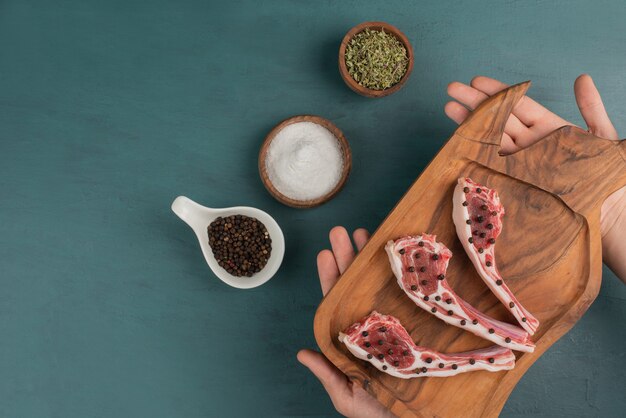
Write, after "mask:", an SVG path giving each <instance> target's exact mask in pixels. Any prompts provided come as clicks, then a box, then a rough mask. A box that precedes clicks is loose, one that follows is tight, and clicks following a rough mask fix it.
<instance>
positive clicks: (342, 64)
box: [339, 22, 415, 98]
mask: <svg viewBox="0 0 626 418" xmlns="http://www.w3.org/2000/svg"><path fill="white" fill-rule="evenodd" d="M368 28H369V29H371V30H384V31H385V32H387V33H391V34H393V35H394V36H395V37H396V38H398V40H399V41H400V42H402V44H403V45H404V47H405V48H406V53H407V56H408V58H409V64H408V66H407V69H406V73H404V76H402V78H401V79H400V81H398V82H397V83H396V84H394V85H393V86H391V87H390V88H388V89H385V90H374V89H369V88H367V87H364V86H362V85H361V84H359V83H358V82H357V81H355V80H354V78H352V76H351V75H350V73H349V72H348V67H347V66H346V48H347V46H348V43H349V42H350V40H351V39H352V38H353V37H354V35H356V34H357V33H360V32H363V31H364V30H365V29H368ZM414 61H415V56H414V54H413V47H412V46H411V43H410V42H409V39H408V38H407V37H406V35H405V34H404V33H402V32H401V31H400V29H398V28H396V27H395V26H393V25H390V24H389V23H385V22H363V23H360V24H358V25H356V26H355V27H353V28H352V29H350V30H349V31H348V33H346V35H345V36H344V37H343V39H342V40H341V45H340V46H339V74H341V78H343V81H344V82H345V83H346V85H347V86H348V87H350V89H351V90H352V91H354V92H355V93H358V94H360V95H361V96H365V97H370V98H378V97H385V96H389V95H390V94H393V93H395V92H397V91H398V90H400V89H401V88H402V86H403V85H404V83H406V81H407V80H408V79H409V76H410V75H411V71H413V63H414Z"/></svg>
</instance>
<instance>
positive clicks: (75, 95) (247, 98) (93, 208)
mask: <svg viewBox="0 0 626 418" xmlns="http://www.w3.org/2000/svg"><path fill="white" fill-rule="evenodd" d="M365 20H383V21H388V22H390V23H392V24H394V25H396V26H398V27H399V28H400V29H401V30H402V31H404V32H405V33H406V34H407V36H408V37H409V39H410V40H411V42H412V43H413V47H414V51H415V56H416V61H415V68H414V71H413V74H412V76H411V78H410V80H409V82H408V83H407V85H406V86H405V87H404V88H403V89H402V90H400V91H399V92H398V93H397V94H395V95H392V96H390V97H387V98H383V99H379V100H368V99H366V98H363V97H360V96H357V95H356V94H354V93H353V92H352V91H350V90H349V89H348V88H347V87H346V86H345V85H344V84H343V82H342V81H341V78H340V76H339V74H338V71H337V50H338V47H339V42H340V40H341V38H342V37H343V35H344V34H345V32H346V31H347V30H348V29H349V28H350V27H352V26H354V25H356V24H358V23H360V22H362V21H365ZM625 20H626V6H625V4H624V3H623V2H622V1H621V0H604V1H594V2H589V1H565V0H560V1H552V2H549V1H505V2H503V1H491V2H462V1H446V2H430V1H408V0H407V1H396V0H394V1H381V2H373V1H341V2H339V1H337V2H335V1H318V2H310V1H271V2H270V1H267V2H260V1H244V2H235V1H220V2H218V1H174V0H172V1H164V0H152V1H129V0H123V1H120V0H115V1H113V0H109V1H93V0H75V1H72V0H62V1H55V2H48V1H32V0H1V1H0V193H1V195H2V199H1V200H0V288H1V289H2V290H1V291H0V416H1V417H59V418H70V417H257V416H261V417H265V416H267V417H274V416H289V417H291V416H307V417H317V416H320V417H321V416H334V415H335V414H336V413H335V412H334V408H333V406H332V404H331V402H330V401H329V399H328V398H327V396H326V394H325V392H324V390H323V389H322V387H321V385H320V384H319V383H318V382H317V381H316V379H315V378H314V377H313V376H312V375H310V374H309V373H308V372H307V371H306V370H305V369H304V368H303V367H302V366H300V365H299V364H298V363H297V361H296V358H295V354H296V352H297V350H298V349H299V348H301V347H314V346H315V342H314V338H313V333H312V320H313V315H314V312H315V308H316V306H317V304H318V303H319V301H320V298H321V294H320V290H319V285H318V281H317V276H316V271H315V256H316V254H317V252H318V251H319V250H321V249H323V248H325V247H326V246H327V245H328V244H327V231H328V230H329V229H330V228H331V227H332V226H334V225H338V224H341V225H346V226H347V227H349V228H355V227H358V226H365V227H367V228H369V229H375V228H376V226H377V225H378V224H379V223H380V222H381V220H382V219H383V218H384V217H385V215H386V214H387V213H388V212H389V210H390V209H391V208H392V207H393V205H394V204H395V202H396V201H397V200H398V199H399V198H400V197H401V195H402V194H403V192H404V191H405V190H406V189H407V188H408V186H409V185H410V184H411V182H412V181H413V180H414V179H415V177H416V176H417V175H418V174H419V173H420V171H421V170H422V169H423V168H424V167H425V165H426V164H427V163H428V161H429V160H430V159H431V158H432V157H433V155H434V154H435V153H436V151H437V150H438V149H439V148H440V147H441V145H442V144H443V143H444V141H445V140H446V139H447V138H448V137H449V136H450V134H451V133H452V131H453V129H454V124H453V123H452V122H451V121H449V120H447V119H446V117H445V116H444V114H443V105H444V104H445V102H446V101H447V98H446V85H447V83H448V82H450V81H452V80H461V81H465V82H469V80H470V78H471V77H472V76H473V75H476V74H485V75H490V76H494V77H498V78H501V79H503V80H504V81H507V82H511V83H512V82H519V81H523V80H526V79H531V80H532V81H533V82H534V85H533V87H532V88H531V90H530V93H529V94H530V95H531V96H532V97H534V98H536V99H537V100H539V101H540V102H542V103H544V104H545V105H547V106H549V107H550V108H551V109H553V110H554V111H555V112H557V113H558V114H560V115H562V116H563V117H565V118H567V119H569V120H571V121H573V122H574V123H582V121H581V118H580V117H579V115H578V113H577V110H576V107H575V102H574V98H573V93H572V86H573V82H574V79H575V77H576V76H577V75H579V74H580V73H582V72H589V73H590V74H591V75H592V76H593V77H594V78H595V80H596V83H597V85H598V87H599V89H600V91H601V92H602V93H603V97H604V99H605V103H606V105H607V108H608V110H609V113H610V115H611V116H612V118H613V120H614V122H615V125H616V127H617V129H618V131H619V132H620V133H621V134H622V136H623V135H624V132H626V106H624V104H625V103H626V76H625V75H624V68H626V53H625V52H626V50H625V48H626V47H625V45H626V31H624V21H625ZM307 113H312V114H319V115H321V116H324V117H327V118H329V119H330V120H332V121H333V122H335V123H336V124H337V125H338V126H339V127H340V128H341V129H343V131H344V133H345V135H346V137H347V138H348V140H349V142H350V144H351V146H352V150H353V157H354V167H353V171H352V175H351V177H350V179H349V181H348V183H347V186H346V188H345V189H344V190H343V191H342V192H341V193H340V194H339V195H338V196H337V198H335V199H334V200H333V201H331V202H330V203H328V204H326V205H324V206H322V207H320V208H316V209H312V210H295V209H290V208H287V207H285V206H282V205H281V204H279V203H278V202H276V201H274V200H273V199H272V198H271V197H270V196H269V195H268V193H267V192H266V191H265V190H264V188H263V186H262V184H261V182H260V179H259V177H258V174H257V168H256V158H257V153H258V150H259V147H260V144H261V142H262V140H263V138H264V135H265V134H266V133H267V132H268V131H269V130H270V129H271V127H272V126H273V125H274V124H276V123H277V122H279V121H280V120H282V119H284V118H286V117H289V116H292V115H296V114H307ZM178 195H186V196H189V197H190V198H192V199H195V200H197V201H199V202H201V203H203V204H205V205H207V206H213V207H223V206H231V205H251V206H256V207H259V208H261V209H264V210H266V211H268V212H269V213H271V214H272V215H273V216H274V217H275V218H276V219H277V221H278V222H279V224H280V225H281V226H282V227H283V230H284V233H285V236H286V243H287V253H286V258H285V261H284V264H283V267H282V269H281V271H280V272H279V274H278V275H277V276H276V277H275V278H274V279H272V280H271V281H270V282H269V283H267V284H266V285H264V286H262V287H260V288H257V289H254V290H250V291H240V290H237V289H233V288H230V287H228V286H226V285H224V284H223V283H222V282H220V281H219V280H217V279H216V278H215V277H214V276H213V275H212V274H211V272H210V271H209V269H208V267H207V265H206V263H205V262H204V260H203V258H202V255H201V253H200V249H199V248H198V246H197V243H196V240H195V237H194V236H193V234H192V232H191V230H189V229H188V228H187V226H186V225H184V224H183V223H182V222H181V221H180V220H178V219H177V218H176V217H175V216H174V214H173V213H172V212H171V211H170V209H169V206H170V203H171V201H172V200H173V199H174V198H175V197H176V196H178ZM547 239H549V237H547ZM538 245H540V243H538ZM625 301H626V288H625V287H624V286H623V285H622V284H621V282H620V281H619V280H618V279H617V278H616V277H615V276H614V275H613V274H611V273H610V272H609V271H608V270H607V271H605V275H604V280H603V284H602V289H601V292H600V295H599V297H598V299H597V300H596V301H595V303H594V305H593V306H592V307H591V309H590V310H589V311H588V312H587V314H586V315H585V316H584V317H583V319H582V320H581V321H580V322H579V323H578V325H577V326H576V327H575V328H574V329H573V330H572V331H571V332H570V333H568V334H567V335H566V336H565V337H563V338H562V339H561V340H560V341H559V342H558V343H556V344H555V345H554V346H553V347H552V348H551V349H550V350H549V351H548V352H547V353H546V354H545V355H544V356H543V357H542V358H541V359H540V360H539V361H537V363H536V364H535V365H534V366H533V367H532V368H531V369H530V370H529V372H528V373H527V374H526V376H525V377H524V378H523V379H522V380H521V381H520V383H519V385H518V386H517V388H516V389H515V391H514V392H513V394H512V395H511V397H510V399H509V401H508V403H507V404H506V406H505V408H504V410H503V413H502V416H505V417H522V416H532V417H560V416H563V417H583V416H585V417H587V416H601V417H617V416H624V412H625V411H626V398H625V397H624V393H626V377H625V370H626V368H625V367H624V355H625V351H624V343H625V342H626V328H625V327H624V322H625V320H626V303H625ZM468 402H471V400H468Z"/></svg>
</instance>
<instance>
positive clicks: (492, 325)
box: [385, 234, 535, 353]
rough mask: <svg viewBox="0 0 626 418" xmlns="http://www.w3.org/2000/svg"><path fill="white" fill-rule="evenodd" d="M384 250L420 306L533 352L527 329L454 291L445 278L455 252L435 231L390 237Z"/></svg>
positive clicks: (480, 333)
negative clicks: (498, 317) (486, 311)
mask: <svg viewBox="0 0 626 418" xmlns="http://www.w3.org/2000/svg"><path fill="white" fill-rule="evenodd" d="M385 250H386V251H387V254H388V255H389V261H390V263H391V269H392V270H393V273H394V274H395V276H396V279H398V284H399V285H400V287H401V288H402V290H404V292H405V293H406V294H407V295H408V296H409V298H411V300H413V302H415V304H416V305H417V306H419V307H420V308H422V309H424V310H426V311H428V312H431V313H432V314H433V315H435V316H436V317H437V318H439V319H441V320H443V321H445V322H447V323H448V324H450V325H454V326H456V327H459V328H462V329H464V330H467V331H469V332H471V333H473V334H476V335H478V336H479V337H482V338H485V339H487V340H490V341H493V342H494V343H496V344H498V345H501V346H503V347H507V348H511V349H513V350H519V351H526V352H529V353H532V352H533V350H534V349H535V345H534V344H533V342H532V341H531V340H530V337H529V335H528V333H527V332H526V331H524V330H523V329H521V328H520V327H517V326H514V325H511V324H507V323H505V322H501V321H498V320H495V319H493V318H491V317H488V316H487V315H485V314H483V313H482V312H480V311H478V310H477V309H476V308H474V307H473V306H471V305H470V304H469V303H467V302H466V301H464V300H463V299H461V298H460V297H459V296H457V294H456V293H454V291H453V290H452V288H451V287H450V285H449V284H448V281H447V280H446V270H447V268H448V261H449V260H450V258H451V257H452V252H451V251H450V250H449V249H448V248H447V247H446V246H445V245H443V244H442V243H439V242H437V241H435V236H434V235H428V234H424V235H418V236H414V237H405V238H400V239H398V240H396V241H389V242H388V243H387V245H386V246H385Z"/></svg>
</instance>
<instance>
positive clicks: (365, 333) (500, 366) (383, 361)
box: [339, 311, 515, 379]
mask: <svg viewBox="0 0 626 418" xmlns="http://www.w3.org/2000/svg"><path fill="white" fill-rule="evenodd" d="M339 341H341V342H342V343H344V344H345V345H346V347H347V348H348V350H349V351H350V352H351V353H352V354H354V355H355V356H356V357H358V358H360V359H362V360H366V361H369V362H370V363H372V364H373V365H374V367H376V368H377V369H378V370H381V371H383V372H385V373H387V374H390V375H392V376H395V377H400V378H403V379H410V378H412V377H424V376H440V377H444V376H454V375H455V374H459V373H464V372H470V371H474V370H488V371H491V372H497V371H500V370H510V369H512V368H513V367H514V366H515V356H514V355H513V352H512V351H511V350H509V349H508V348H504V347H499V346H497V345H494V346H491V347H489V348H485V349H482V350H475V351H468V352H465V353H457V354H442V353H439V352H436V351H433V350H430V349H428V348H426V347H420V346H417V345H415V344H414V343H413V340H411V336H410V335H409V333H408V332H407V331H406V329H404V327H403V326H402V324H400V321H398V319H396V318H394V317H393V316H391V315H381V314H379V313H378V312H376V311H373V312H372V313H371V314H369V315H368V316H366V317H365V318H363V319H361V320H360V321H359V322H357V323H355V324H353V325H351V326H350V327H349V328H348V329H346V330H345V332H342V333H340V334H339Z"/></svg>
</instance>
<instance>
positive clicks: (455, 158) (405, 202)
mask: <svg viewBox="0 0 626 418" xmlns="http://www.w3.org/2000/svg"><path fill="white" fill-rule="evenodd" d="M529 84H530V83H529V82H526V83H522V84H518V85H515V86H512V87H510V88H508V89H507V90H504V91H502V92H500V93H499V94H497V95H495V96H493V97H491V98H490V99H488V100H487V101H485V102H484V103H483V104H482V105H481V106H480V107H479V108H478V109H477V110H476V111H474V112H473V113H472V115H471V116H470V117H469V118H468V119H467V120H466V122H465V123H464V124H463V125H461V126H460V127H459V128H458V129H457V131H456V132H455V134H454V135H453V136H452V137H451V138H450V140H449V141H448V142H447V144H446V145H445V146H444V147H443V149H442V150H441V151H440V152H439V153H438V155H437V156H436V157H435V159H434V160H433V161H432V162H431V163H430V164H429V166H428V167H427V168H426V170H425V171H424V172H423V173H422V175H421V176H419V178H418V179H417V180H416V181H415V183H414V184H413V185H412V186H411V188H410V189H409V190H408V192H407V193H406V195H405V196H404V197H403V198H402V199H401V200H400V202H399V203H398V204H397V206H396V207H395V208H394V209H393V211H392V212H391V214H390V215H389V216H388V217H387V219H386V220H385V221H384V222H383V223H382V225H381V226H380V227H379V229H378V230H377V231H376V233H375V234H374V235H373V236H372V238H371V240H370V242H369V243H368V244H367V246H366V247H365V248H364V249H363V251H362V252H361V253H360V254H359V255H358V256H357V258H356V260H355V261H354V263H353V264H352V265H351V266H350V267H349V268H348V270H347V271H346V272H345V273H344V274H343V276H342V278H341V279H340V281H339V283H338V284H337V285H336V286H335V287H334V288H333V289H332V291H331V292H330V293H329V294H328V295H327V296H326V298H325V299H324V300H323V301H322V303H321V305H320V306H319V308H318V311H317V314H316V317H315V336H316V339H317V342H318V344H319V346H320V348H321V349H322V351H323V352H324V354H325V355H326V356H327V357H328V358H329V359H330V360H331V361H332V362H333V363H334V364H335V365H337V367H339V368H340V369H341V370H342V371H343V372H344V373H346V374H347V375H348V376H349V377H350V379H352V380H353V381H356V382H358V383H357V384H361V385H363V387H365V388H366V389H367V390H368V391H369V392H370V393H372V394H373V395H374V396H376V397H377V398H378V399H379V401H380V402H382V403H383V404H384V405H386V406H388V407H389V408H390V409H391V410H392V411H393V412H394V413H396V414H397V415H400V416H423V417H430V416H438V417H453V416H465V417H479V416H497V415H498V414H499V412H500V410H501V409H502V407H503V405H504V402H505V401H506V399H507V398H508V396H509V394H510V392H511V390H512V389H513V388H514V386H515V384H516V383H517V382H518V380H519V379H520V378H521V377H522V375H523V374H524V373H525V372H526V370H527V369H528V367H530V365H531V364H532V363H533V362H534V361H536V360H537V358H539V356H541V354H542V353H543V352H545V350H546V349H547V348H548V347H550V346H551V345H552V344H553V343H554V342H555V341H557V340H558V339H559V338H560V337H561V336H562V335H563V334H564V333H565V332H567V331H568V330H569V329H570V328H571V327H572V326H573V325H574V324H575V322H576V321H577V320H578V319H579V318H580V317H581V316H582V314H583V313H584V312H585V311H586V310H587V308H588V307H589V305H590V304H591V302H592V301H593V300H594V299H595V297H596V295H597V293H598V290H599V286H600V281H601V263H602V262H601V256H602V254H601V242H600V232H599V231H600V229H599V228H600V227H599V219H600V206H601V203H602V202H603V201H604V199H605V198H606V196H608V195H609V194H610V193H611V192H613V191H614V190H616V189H618V188H620V187H622V186H623V185H625V184H626V161H625V159H624V155H623V147H624V145H623V143H621V144H620V143H619V142H617V141H609V140H605V139H600V138H597V137H594V136H593V135H591V134H589V133H587V132H584V131H582V130H580V129H578V128H574V127H570V126H566V127H563V128H560V129H558V130H556V131H554V132H553V133H551V134H550V135H548V136H547V137H546V138H544V139H542V140H541V141H539V142H537V143H536V144H534V145H532V146H531V147H528V148H526V149H524V150H522V151H519V152H517V153H516V154H513V155H510V156H506V157H502V156H500V155H499V154H498V151H499V148H500V146H499V144H500V138H501V137H502V132H503V128H504V124H505V122H506V120H507V118H508V116H509V114H510V112H511V109H512V108H513V107H514V106H515V104H516V103H517V102H518V101H519V99H520V98H521V97H523V95H524V94H525V92H526V90H527V88H528V86H529ZM460 176H468V177H471V178H472V179H473V180H475V181H477V182H479V183H481V184H485V185H486V186H488V187H491V188H495V189H496V190H498V191H499V193H500V197H501V200H502V203H503V205H504V207H505V209H506V215H505V218H504V228H503V232H502V235H501V236H500V238H499V241H498V251H497V255H496V256H497V258H498V265H499V266H500V270H501V272H502V274H503V276H504V277H505V278H506V279H507V283H508V284H509V285H510V288H511V289H512V290H513V292H514V293H515V294H516V295H517V296H518V298H519V300H520V301H521V302H522V303H523V304H524V306H525V307H526V308H527V309H528V310H529V311H530V312H532V313H533V314H534V315H535V316H536V317H537V318H538V319H539V320H540V322H541V325H540V327H539V329H538V331H537V333H536V334H535V335H534V337H533V340H534V341H535V342H536V344H537V347H536V350H535V352H534V353H516V357H517V363H516V367H515V368H514V369H513V370H511V371H507V372H499V373H489V372H474V373H466V374H461V375H458V376H455V377H450V378H416V379H411V380H400V379H396V378H393V377H391V376H388V375H386V374H384V373H381V372H379V371H377V370H376V369H375V368H373V367H370V366H369V365H368V364H366V363H364V362H361V361H359V360H356V359H355V358H354V357H352V356H351V355H350V353H349V352H348V351H347V350H346V349H345V348H344V347H342V345H341V344H340V343H339V342H338V340H337V335H338V332H339V331H341V330H343V329H345V328H346V327H347V326H349V325H350V324H352V323H353V322H355V321H356V320H358V319H360V318H361V317H363V316H364V315H366V314H368V313H369V312H370V311H372V310H374V309H376V310H378V311H379V312H381V313H384V314H391V315H394V316H396V317H397V318H398V319H400V321H401V322H402V323H403V325H404V326H405V327H406V328H407V330H408V331H409V333H410V334H411V336H412V337H413V338H414V339H415V341H416V343H417V344H418V345H422V346H427V347H431V348H433V349H435V350H439V351H443V352H457V351H465V350H470V349H476V348H481V347H486V346H489V345H490V344H491V343H490V342H488V341H485V340H482V339H480V338H479V337H477V336H474V335H472V334H470V333H467V332H464V331H463V330H461V329H458V328H455V327H451V326H447V325H445V324H444V323H443V322H442V321H440V320H438V319H436V318H435V317H433V316H432V315H430V314H429V313H427V312H424V311H423V310H421V309H420V308H418V307H417V306H415V305H414V304H413V303H412V302H411V301H410V300H409V299H408V298H407V297H406V296H405V295H404V293H403V292H402V290H401V289H400V288H399V287H398V286H397V284H396V280H395V278H394V277H393V274H392V273H391V270H390V268H389V266H388V260H387V255H386V254H385V252H384V250H383V246H384V244H385V243H386V242H387V241H388V240H389V239H396V238H399V237H401V236H403V235H407V234H419V233H423V232H428V233H433V234H436V235H437V238H438V240H439V241H441V242H443V243H444V244H446V245H447V246H448V247H449V248H450V249H451V250H452V252H453V254H454V256H453V258H452V260H451V262H450V266H449V269H448V274H447V277H448V280H449V282H450V284H451V285H452V287H453V288H454V289H455V291H456V292H457V293H458V294H459V295H460V296H461V297H463V298H464V299H465V300H467V301H468V302H470V303H471V304H472V305H474V306H475V307H477V308H478V309H480V310H481V311H483V312H485V313H487V314H488V315H490V316H492V317H495V318H497V319H501V320H505V321H508V322H512V323H514V320H513V318H512V317H511V316H510V314H509V313H508V312H507V311H506V309H505V308H504V307H503V306H502V305H501V304H500V303H499V301H498V300H497V299H496V298H495V296H494V295H493V294H491V293H490V291H489V290H488V289H487V287H486V286H485V285H484V283H483V282H482V280H481V279H480V278H479V276H478V275H477V273H476V272H475V270H474V268H473V266H472V264H471V262H470V261H469V259H468V258H467V256H466V255H465V253H464V251H463V248H462V246H461V244H460V242H459V241H458V238H457V237H456V232H455V228H454V225H453V223H452V215H451V214H452V191H453V188H454V186H455V184H456V179H457V178H458V177H460Z"/></svg>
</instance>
